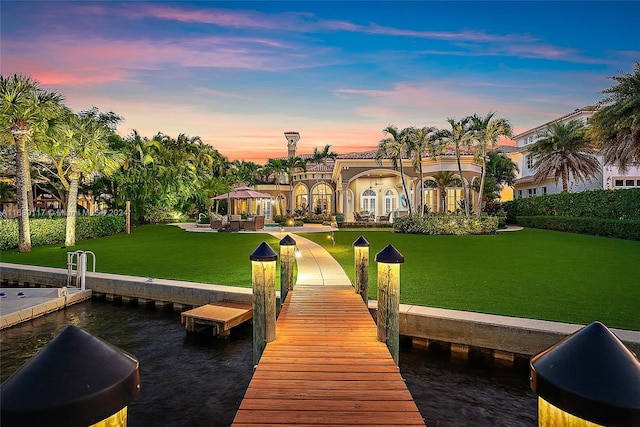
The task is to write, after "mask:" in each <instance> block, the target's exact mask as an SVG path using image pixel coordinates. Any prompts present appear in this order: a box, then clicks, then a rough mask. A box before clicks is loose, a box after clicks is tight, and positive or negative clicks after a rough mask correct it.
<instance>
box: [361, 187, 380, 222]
mask: <svg viewBox="0 0 640 427" xmlns="http://www.w3.org/2000/svg"><path fill="white" fill-rule="evenodd" d="M377 202H378V200H377V197H376V192H375V191H373V190H372V189H371V188H369V189H367V190H364V191H363V192H362V196H360V210H361V211H366V212H369V213H373V214H374V216H375V215H376V214H377V209H376V206H377V205H378V203H377Z"/></svg>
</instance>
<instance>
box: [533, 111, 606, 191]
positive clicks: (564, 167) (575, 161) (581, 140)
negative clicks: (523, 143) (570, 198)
mask: <svg viewBox="0 0 640 427" xmlns="http://www.w3.org/2000/svg"><path fill="white" fill-rule="evenodd" d="M529 153H530V155H532V156H534V158H535V163H534V165H533V167H534V169H535V170H536V172H535V175H534V178H535V180H534V182H535V183H536V185H538V184H540V183H541V182H542V181H544V180H545V179H546V178H548V177H550V176H553V177H554V179H555V183H556V184H557V183H558V181H561V182H562V191H563V192H565V193H566V192H568V191H569V177H570V176H572V177H573V178H574V179H577V180H580V181H582V182H584V181H585V180H587V181H591V177H592V176H594V175H596V174H597V173H598V172H600V170H601V167H600V163H599V162H598V159H597V158H596V153H597V151H596V149H595V148H594V147H593V146H592V144H591V141H590V140H589V138H588V137H587V135H586V127H585V125H584V123H583V122H581V121H580V120H571V121H570V122H568V123H563V122H555V123H552V124H551V125H549V127H548V128H547V130H546V131H545V132H544V133H543V134H542V135H541V137H540V138H539V139H538V140H537V141H536V142H535V143H534V144H533V145H532V146H531V147H530V148H529Z"/></svg>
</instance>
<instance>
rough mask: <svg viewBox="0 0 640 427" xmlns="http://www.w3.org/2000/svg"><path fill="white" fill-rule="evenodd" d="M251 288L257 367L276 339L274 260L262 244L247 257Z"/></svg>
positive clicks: (275, 255)
mask: <svg viewBox="0 0 640 427" xmlns="http://www.w3.org/2000/svg"><path fill="white" fill-rule="evenodd" d="M249 259H250V260H251V283H252V286H253V364H254V365H256V366H257V365H258V362H259V361H260V357H262V353H263V352H264V349H265V347H266V346H267V343H268V342H271V341H273V340H275V339H276V260H277V259H278V255H277V254H276V253H275V252H274V251H273V249H271V246H269V244H267V242H262V243H261V244H260V245H259V246H258V247H257V248H256V249H255V250H254V251H253V252H252V253H251V255H250V256H249Z"/></svg>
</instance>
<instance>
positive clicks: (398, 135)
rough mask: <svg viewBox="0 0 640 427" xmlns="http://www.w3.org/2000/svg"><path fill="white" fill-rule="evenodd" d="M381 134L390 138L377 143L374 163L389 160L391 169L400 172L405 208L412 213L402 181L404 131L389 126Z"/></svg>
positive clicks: (405, 187) (404, 147) (407, 193)
mask: <svg viewBox="0 0 640 427" xmlns="http://www.w3.org/2000/svg"><path fill="white" fill-rule="evenodd" d="M383 132H384V133H385V135H390V136H389V137H387V138H384V139H382V140H380V142H379V143H378V151H377V152H376V161H377V162H378V164H382V160H383V159H389V160H391V164H392V165H393V168H394V169H395V170H398V169H399V170H400V179H401V180H402V188H403V189H404V194H405V197H406V198H407V207H408V208H409V213H412V212H413V210H412V209H411V199H410V198H409V191H408V190H407V184H406V182H405V180H404V170H403V167H402V158H403V156H404V154H405V153H406V151H407V132H406V129H404V130H402V131H399V130H398V128H397V127H395V126H393V125H389V126H387V127H386V128H385V129H384V130H383Z"/></svg>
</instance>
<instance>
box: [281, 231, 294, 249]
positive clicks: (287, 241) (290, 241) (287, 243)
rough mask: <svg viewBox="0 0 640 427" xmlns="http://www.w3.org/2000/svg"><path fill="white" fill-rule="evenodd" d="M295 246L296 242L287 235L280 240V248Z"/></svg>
mask: <svg viewBox="0 0 640 427" xmlns="http://www.w3.org/2000/svg"><path fill="white" fill-rule="evenodd" d="M295 245H296V241H295V240H293V237H291V236H289V235H288V234H287V235H286V236H284V237H283V238H282V240H280V246H295Z"/></svg>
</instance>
